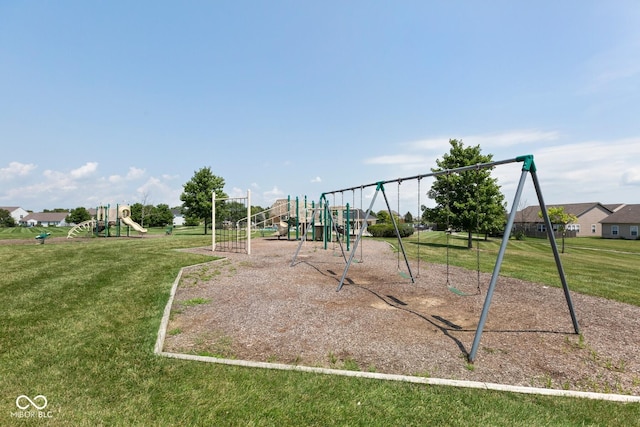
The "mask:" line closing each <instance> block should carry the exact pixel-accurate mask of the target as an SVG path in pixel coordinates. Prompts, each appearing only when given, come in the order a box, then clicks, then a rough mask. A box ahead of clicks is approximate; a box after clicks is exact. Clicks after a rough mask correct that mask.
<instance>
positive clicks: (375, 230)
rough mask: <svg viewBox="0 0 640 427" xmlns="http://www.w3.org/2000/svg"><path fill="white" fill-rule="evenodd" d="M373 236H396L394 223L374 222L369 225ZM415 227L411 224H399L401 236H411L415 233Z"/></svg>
mask: <svg viewBox="0 0 640 427" xmlns="http://www.w3.org/2000/svg"><path fill="white" fill-rule="evenodd" d="M367 230H369V232H370V233H371V235H372V236H373V237H396V231H395V229H394V228H393V224H374V225H370V226H369V227H367ZM413 231H414V230H413V227H412V226H411V225H410V224H398V232H399V233H400V237H409V236H411V235H412V234H413Z"/></svg>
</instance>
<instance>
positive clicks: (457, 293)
mask: <svg viewBox="0 0 640 427" xmlns="http://www.w3.org/2000/svg"><path fill="white" fill-rule="evenodd" d="M447 289H449V291H450V292H453V293H454V294H456V295H459V296H461V297H473V296H476V295H478V293H477V292H476V293H475V294H468V293H466V292H462V291H461V290H460V289H458V288H456V287H454V286H447Z"/></svg>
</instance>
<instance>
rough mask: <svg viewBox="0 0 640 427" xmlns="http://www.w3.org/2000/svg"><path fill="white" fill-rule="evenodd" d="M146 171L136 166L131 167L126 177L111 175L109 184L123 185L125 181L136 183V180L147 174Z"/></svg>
mask: <svg viewBox="0 0 640 427" xmlns="http://www.w3.org/2000/svg"><path fill="white" fill-rule="evenodd" d="M145 172H146V171H145V170H144V169H140V168H136V167H134V166H130V167H129V171H128V172H127V174H126V175H125V176H122V175H110V176H109V178H108V180H109V182H111V183H113V184H118V183H121V182H123V181H134V180H136V179H140V178H142V177H143V176H144V174H145Z"/></svg>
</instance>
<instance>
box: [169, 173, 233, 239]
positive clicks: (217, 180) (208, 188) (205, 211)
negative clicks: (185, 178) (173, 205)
mask: <svg viewBox="0 0 640 427" xmlns="http://www.w3.org/2000/svg"><path fill="white" fill-rule="evenodd" d="M183 188H184V191H183V192H182V194H181V195H180V200H182V207H183V212H184V215H185V217H187V218H198V219H200V220H202V221H204V234H207V229H208V228H209V224H211V212H212V206H211V195H212V192H214V191H215V192H216V199H222V198H225V197H227V195H226V194H225V193H224V191H222V189H223V188H224V179H223V178H222V177H219V176H216V175H214V174H213V173H212V172H211V168H210V167H204V168H201V169H199V170H197V171H196V172H195V173H194V175H193V177H192V178H191V179H190V180H189V182H187V183H186V184H184V186H183ZM216 211H217V212H222V202H216Z"/></svg>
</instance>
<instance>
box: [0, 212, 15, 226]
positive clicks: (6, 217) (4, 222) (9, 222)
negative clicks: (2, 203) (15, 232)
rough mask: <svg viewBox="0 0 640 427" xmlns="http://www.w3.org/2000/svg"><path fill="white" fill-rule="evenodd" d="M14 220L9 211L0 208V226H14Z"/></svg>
mask: <svg viewBox="0 0 640 427" xmlns="http://www.w3.org/2000/svg"><path fill="white" fill-rule="evenodd" d="M15 226H16V220H15V219H13V217H12V216H11V212H9V211H8V210H6V209H0V227H15Z"/></svg>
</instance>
